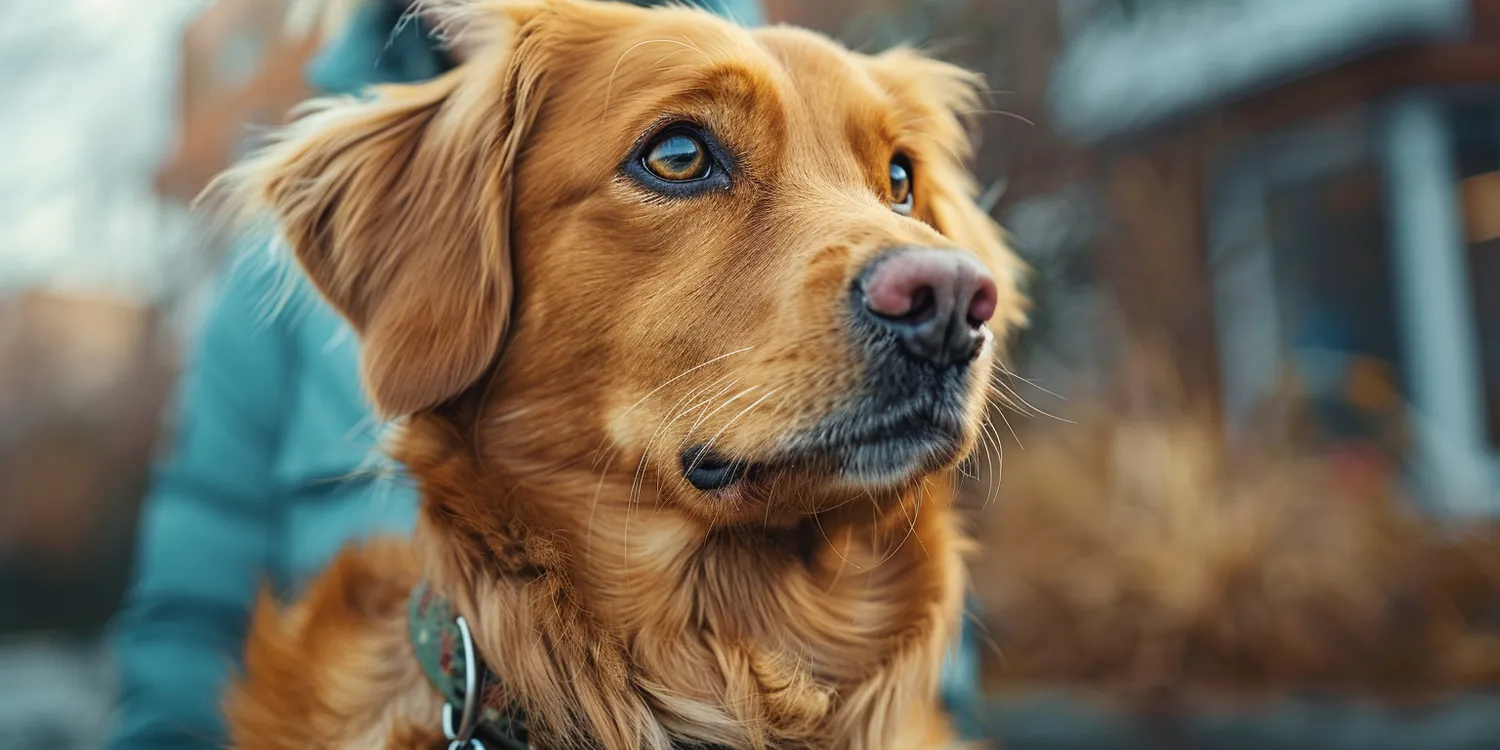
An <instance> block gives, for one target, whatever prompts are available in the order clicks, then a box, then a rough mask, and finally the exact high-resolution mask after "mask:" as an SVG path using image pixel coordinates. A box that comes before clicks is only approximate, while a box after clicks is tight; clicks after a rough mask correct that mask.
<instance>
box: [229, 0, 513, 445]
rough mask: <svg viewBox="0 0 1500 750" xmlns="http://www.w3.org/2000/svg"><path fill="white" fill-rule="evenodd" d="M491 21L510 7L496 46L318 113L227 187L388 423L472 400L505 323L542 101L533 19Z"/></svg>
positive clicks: (235, 173)
mask: <svg viewBox="0 0 1500 750" xmlns="http://www.w3.org/2000/svg"><path fill="white" fill-rule="evenodd" d="M492 5H503V6H504V12H503V13H496V14H495V16H496V18H499V19H501V21H500V23H495V24H492V28H491V29H489V30H488V32H489V33H492V34H494V35H495V36H494V38H493V39H492V40H487V42H486V43H485V44H483V45H480V46H478V47H477V48H475V49H477V56H476V57H474V58H471V59H470V60H469V61H468V62H467V63H466V64H464V65H462V66H460V67H459V68H458V69H456V70H454V71H453V72H450V73H448V74H446V75H444V76H443V77H441V78H438V79H435V80H433V81H431V82H428V83H422V84H417V85H403V86H387V87H380V88H377V89H375V90H374V91H373V97H372V98H369V99H363V100H353V99H344V100H324V101H318V102H313V103H312V104H311V105H309V107H308V114H306V115H304V116H303V117H302V118H301V119H300V120H298V121H297V122H296V123H294V124H292V125H291V126H289V127H288V128H287V129H286V130H285V131H284V132H283V133H282V134H281V135H280V137H279V138H278V140H277V142H275V143H273V144H272V145H271V146H270V147H268V148H267V149H265V150H264V151H262V152H261V153H259V154H258V155H256V156H255V157H253V158H252V159H250V160H249V161H247V162H245V163H243V164H241V165H240V166H238V167H235V168H234V169H233V170H231V171H230V172H228V173H226V175H225V176H224V177H223V178H222V183H221V184H220V187H227V188H228V190H229V191H230V192H231V196H230V198H231V199H232V200H237V201H239V202H241V203H242V204H243V205H244V207H245V208H247V209H248V210H251V211H256V212H265V213H269V214H270V215H271V216H272V217H273V218H274V219H275V221H276V223H277V226H278V228H279V230H280V232H281V234H282V236H283V237H284V238H285V240H286V241H287V243H288V244H289V245H290V247H291V249H292V251H293V253H294V254H295V256H296V258H297V260H298V262H299V264H300V265H301V266H302V268H303V269H304V270H305V271H306V273H307V275H308V277H309V278H310V279H311V280H312V282H313V284H314V285H315V286H316V287H317V289H318V290H319V292H321V293H322V295H323V296H324V298H326V299H327V300H328V302H329V303H330V304H331V305H332V306H333V307H334V308H335V309H337V310H338V311H339V312H340V313H341V314H342V315H343V316H344V317H345V318H347V319H348V321H349V322H350V324H351V325H352V326H353V327H354V329H355V331H356V332H358V333H359V335H360V337H361V339H362V343H363V361H362V370H363V377H364V383H365V388H366V390H367V391H368V393H369V395H370V399H371V401H372V402H373V403H374V406H375V408H376V410H377V411H378V412H379V413H380V414H381V415H382V416H384V417H394V416H400V415H406V414H411V413H414V412H417V411H421V410H424V409H428V408H431V407H433V406H436V405H438V404H441V403H442V402H444V401H446V400H448V399H451V398H452V397H454V396H456V395H458V394H459V393H461V392H463V391H464V390H465V389H466V388H468V387H469V386H471V385H473V384H474V382H475V381H476V380H477V379H478V378H479V377H480V376H481V375H483V373H484V371H485V370H486V369H487V368H488V367H489V365H490V363H491V362H492V361H493V360H494V358H495V357H496V356H497V354H498V352H499V350H500V346H501V342H502V340H503V338H504V335H505V330H506V325H507V322H508V318H509V316H510V303H511V296H512V284H513V281H512V276H511V260H510V247H509V244H510V226H511V224H510V210H511V190H512V182H513V180H512V173H513V170H514V166H515V160H516V156H517V154H518V152H519V151H520V149H521V145H522V142H523V140H524V138H525V136H526V131H527V129H528V126H529V124H530V122H531V116H532V111H533V109H534V108H535V101H534V100H535V99H536V96H537V92H536V86H537V80H538V78H539V73H540V66H539V65H538V64H537V63H536V62H535V60H533V59H532V58H535V57H537V53H535V52H534V51H532V50H530V49H529V47H535V46H536V45H535V44H531V45H528V40H527V37H526V23H527V22H528V21H530V20H532V16H533V15H534V12H530V11H533V10H534V9H535V8H536V7H537V4H535V3H503V4H492ZM487 20H490V21H494V20H496V19H487ZM502 34H503V35H504V36H501V35H502Z"/></svg>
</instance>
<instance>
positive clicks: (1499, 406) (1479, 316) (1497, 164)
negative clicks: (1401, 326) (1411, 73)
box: [1452, 104, 1500, 450]
mask: <svg viewBox="0 0 1500 750" xmlns="http://www.w3.org/2000/svg"><path fill="white" fill-rule="evenodd" d="M1452 119H1453V124H1454V134H1455V137H1454V139H1453V143H1454V151H1455V154H1454V159H1455V162H1456V167H1457V172H1458V175H1457V176H1458V178H1459V180H1460V182H1459V194H1460V196H1461V199H1462V204H1463V213H1464V217H1463V218H1464V230H1465V235H1466V240H1467V242H1468V250H1469V276H1470V279H1471V280H1472V283H1473V287H1472V289H1471V292H1470V293H1471V295H1472V297H1473V300H1474V308H1475V309H1474V316H1475V322H1476V324H1477V328H1478V333H1479V350H1480V366H1481V368H1482V369H1481V379H1480V386H1481V388H1483V390H1484V398H1485V402H1486V403H1485V405H1484V409H1485V415H1486V417H1487V426H1488V429H1489V435H1488V437H1489V441H1490V447H1491V448H1494V449H1497V450H1500V107H1497V106H1495V105H1492V104H1485V105H1473V104H1461V105H1456V106H1454V107H1453V114H1452Z"/></svg>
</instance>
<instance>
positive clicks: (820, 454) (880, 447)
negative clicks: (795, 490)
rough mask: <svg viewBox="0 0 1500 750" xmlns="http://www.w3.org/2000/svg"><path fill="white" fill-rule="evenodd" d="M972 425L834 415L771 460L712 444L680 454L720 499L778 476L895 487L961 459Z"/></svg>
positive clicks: (919, 417) (932, 418)
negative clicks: (730, 491) (723, 494)
mask: <svg viewBox="0 0 1500 750" xmlns="http://www.w3.org/2000/svg"><path fill="white" fill-rule="evenodd" d="M968 433H969V429H968V427H967V420H966V419H965V418H964V417H963V415H962V414H959V413H954V412H949V411H939V412H931V413H908V414H898V415H889V414H887V415H882V416H879V417H873V416H867V415H847V414H839V415H832V416H830V417H828V418H826V419H824V420H822V421H821V422H819V424H818V425H816V426H815V427H813V428H812V429H810V430H806V431H803V432H798V433H795V434H793V435H792V436H790V437H788V438H786V439H784V440H782V441H781V443H780V445H779V446H778V448H777V449H776V450H775V451H773V452H772V454H771V457H770V458H768V459H764V460H754V461H751V460H746V459H744V458H741V457H736V456H731V455H726V454H725V453H723V452H720V451H718V450H715V449H714V448H713V446H711V445H708V444H700V445H695V446H692V447H690V448H688V449H686V450H684V451H683V452H682V454H681V457H680V460H681V466H682V476H683V478H684V479H686V480H687V482H688V484H691V485H692V486H693V488H694V489H697V490H699V491H700V492H720V491H723V490H727V489H729V488H731V487H735V486H737V485H741V484H749V483H754V482H756V481H759V480H761V479H762V478H764V477H767V476H771V475H772V474H773V473H797V474H802V475H807V476H822V477H826V478H828V479H831V480H835V481H838V482H839V483H841V484H845V485H851V486H860V487H866V488H870V487H875V486H890V485H895V484H899V483H901V482H903V481H906V480H909V479H911V478H912V477H914V476H916V475H919V474H923V473H928V472H932V471H936V470H938V469H940V468H942V467H943V466H945V465H947V464H950V463H953V462H955V461H957V460H959V459H960V458H962V456H961V452H962V450H963V446H964V445H965V444H966V442H967V441H966V435H967V434H968Z"/></svg>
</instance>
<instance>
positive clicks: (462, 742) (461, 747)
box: [443, 615, 487, 750]
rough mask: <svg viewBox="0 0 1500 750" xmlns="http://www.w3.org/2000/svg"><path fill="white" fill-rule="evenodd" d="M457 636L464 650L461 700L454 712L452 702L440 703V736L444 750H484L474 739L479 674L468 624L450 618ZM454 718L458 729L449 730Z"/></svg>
mask: <svg viewBox="0 0 1500 750" xmlns="http://www.w3.org/2000/svg"><path fill="white" fill-rule="evenodd" d="M453 621H454V624H455V625H457V626H458V634H459V637H460V640H461V641H462V642H463V646H464V696H463V705H462V706H460V707H458V708H454V706H453V702H452V701H443V736H444V737H446V738H447V739H448V740H449V742H448V750H487V748H485V746H484V743H483V742H480V741H479V738H477V737H475V736H474V732H475V730H476V729H478V728H479V727H478V721H477V719H478V716H479V703H480V696H479V672H480V671H481V670H480V669H479V668H478V667H477V664H478V661H479V660H478V659H476V658H475V656H474V636H473V635H472V634H470V633H469V621H468V620H465V619H464V616H463V615H459V616H457V617H455V618H454V620H453ZM455 713H457V714H458V726H457V727H456V728H455V727H454V726H453V715H454V714H455Z"/></svg>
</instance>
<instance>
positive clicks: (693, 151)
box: [643, 132, 713, 182]
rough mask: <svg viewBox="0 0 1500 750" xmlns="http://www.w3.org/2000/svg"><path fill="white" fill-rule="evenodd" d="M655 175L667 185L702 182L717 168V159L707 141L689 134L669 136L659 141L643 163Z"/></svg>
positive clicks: (671, 134) (648, 152)
mask: <svg viewBox="0 0 1500 750" xmlns="http://www.w3.org/2000/svg"><path fill="white" fill-rule="evenodd" d="M643 162H644V164H645V167H646V169H648V170H650V171H651V174H653V175H656V176H657V177H659V178H661V179H663V180H666V181H667V182H690V181H692V180H701V179H703V178H704V177H707V176H708V173H709V172H710V171H712V169H713V160H712V159H711V158H710V157H709V155H708V147H707V146H705V145H703V141H700V140H698V139H697V138H695V137H693V136H691V135H688V134H686V133H680V132H679V133H668V134H666V135H665V136H663V137H661V138H659V139H657V141H656V142H655V143H654V144H652V146H651V148H650V149H648V150H647V151H646V156H645V159H644V160H643Z"/></svg>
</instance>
